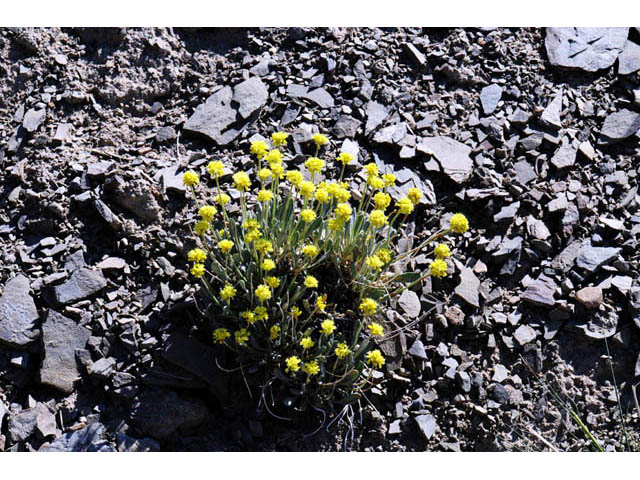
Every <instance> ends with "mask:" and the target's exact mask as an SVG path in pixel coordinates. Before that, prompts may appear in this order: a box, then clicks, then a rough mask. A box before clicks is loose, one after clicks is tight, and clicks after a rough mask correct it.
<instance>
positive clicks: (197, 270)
mask: <svg viewBox="0 0 640 480" xmlns="http://www.w3.org/2000/svg"><path fill="white" fill-rule="evenodd" d="M191 275H193V276H194V277H196V278H200V277H202V276H203V275H204V265H203V264H202V263H194V264H193V267H191Z"/></svg>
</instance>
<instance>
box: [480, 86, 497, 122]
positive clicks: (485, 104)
mask: <svg viewBox="0 0 640 480" xmlns="http://www.w3.org/2000/svg"><path fill="white" fill-rule="evenodd" d="M501 98H502V87H501V86H500V85H496V84H495V83H493V84H491V85H488V86H486V87H484V88H483V89H482V90H481V91H480V102H481V103H482V111H483V112H484V114H485V115H491V114H492V113H493V112H494V111H495V109H496V107H497V106H498V102H500V99H501Z"/></svg>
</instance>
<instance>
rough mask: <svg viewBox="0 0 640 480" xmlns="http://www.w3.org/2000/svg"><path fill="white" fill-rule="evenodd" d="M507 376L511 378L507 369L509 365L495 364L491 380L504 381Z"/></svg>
mask: <svg viewBox="0 0 640 480" xmlns="http://www.w3.org/2000/svg"><path fill="white" fill-rule="evenodd" d="M507 378H509V370H507V367H505V366H504V365H502V364H500V363H497V364H496V365H494V366H493V376H492V377H491V380H493V381H494V382H498V383H502V382H504V381H505V380H506V379H507Z"/></svg>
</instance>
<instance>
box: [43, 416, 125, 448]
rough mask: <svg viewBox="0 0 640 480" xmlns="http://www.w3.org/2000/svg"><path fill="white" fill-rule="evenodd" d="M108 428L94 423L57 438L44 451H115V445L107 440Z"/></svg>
mask: <svg viewBox="0 0 640 480" xmlns="http://www.w3.org/2000/svg"><path fill="white" fill-rule="evenodd" d="M106 433H107V429H106V428H105V426H104V425H103V424H101V423H92V424H91V425H88V426H86V427H84V428H81V429H80V430H76V431H75V432H68V433H65V434H64V435H62V436H61V437H59V438H56V439H55V440H54V441H53V442H51V444H50V445H49V446H47V447H45V448H43V449H42V450H41V451H42V452H115V451H116V449H115V447H114V446H113V445H112V444H111V443H110V442H109V441H108V440H106V438H105V436H106Z"/></svg>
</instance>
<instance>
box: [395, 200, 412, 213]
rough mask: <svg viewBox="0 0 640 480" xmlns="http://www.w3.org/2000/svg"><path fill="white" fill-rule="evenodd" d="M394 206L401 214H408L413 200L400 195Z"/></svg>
mask: <svg viewBox="0 0 640 480" xmlns="http://www.w3.org/2000/svg"><path fill="white" fill-rule="evenodd" d="M396 206H397V207H398V210H399V211H400V213H401V214H402V215H409V214H410V213H411V212H413V202H412V201H411V200H409V199H408V198H407V197H402V198H401V199H400V200H398V201H397V202H396Z"/></svg>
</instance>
